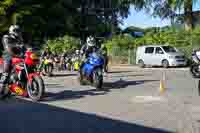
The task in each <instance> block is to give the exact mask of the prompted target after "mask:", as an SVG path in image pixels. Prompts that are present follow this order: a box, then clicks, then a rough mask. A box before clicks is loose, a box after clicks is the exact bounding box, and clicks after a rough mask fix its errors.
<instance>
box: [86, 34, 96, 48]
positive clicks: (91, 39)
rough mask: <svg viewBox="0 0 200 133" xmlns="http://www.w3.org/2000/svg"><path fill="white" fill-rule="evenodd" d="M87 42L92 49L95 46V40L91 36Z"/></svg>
mask: <svg viewBox="0 0 200 133" xmlns="http://www.w3.org/2000/svg"><path fill="white" fill-rule="evenodd" d="M86 42H87V45H88V46H90V47H93V46H95V40H94V38H93V37H92V36H89V37H88V38H87V40H86Z"/></svg>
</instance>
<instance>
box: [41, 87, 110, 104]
mask: <svg viewBox="0 0 200 133" xmlns="http://www.w3.org/2000/svg"><path fill="white" fill-rule="evenodd" d="M105 94H107V92H106V91H96V89H94V90H82V91H71V90H65V91H61V92H58V93H51V92H47V93H46V96H45V97H44V99H43V101H49V102H50V101H58V100H72V99H79V98H83V97H85V96H99V95H105Z"/></svg>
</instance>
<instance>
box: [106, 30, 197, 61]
mask: <svg viewBox="0 0 200 133" xmlns="http://www.w3.org/2000/svg"><path fill="white" fill-rule="evenodd" d="M199 43H200V27H199V28H196V29H194V30H193V31H185V30H179V31H177V30H174V29H168V30H165V31H160V32H158V31H157V32H146V34H145V36H144V37H141V38H134V37H132V36H129V35H118V36H114V37H113V38H112V39H111V40H108V41H107V42H105V44H106V46H107V48H108V49H109V51H110V53H111V52H112V49H115V47H121V48H122V47H123V49H128V48H136V47H138V46H141V45H149V44H158V45H159V44H161V45H164V44H169V45H171V46H175V47H177V48H178V49H180V50H181V51H183V52H184V53H185V55H186V56H187V57H188V58H190V57H191V53H192V50H193V49H194V48H198V47H200V45H199Z"/></svg>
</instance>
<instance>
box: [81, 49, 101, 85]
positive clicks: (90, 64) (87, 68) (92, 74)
mask: <svg viewBox="0 0 200 133" xmlns="http://www.w3.org/2000/svg"><path fill="white" fill-rule="evenodd" d="M103 65H104V59H103V57H102V56H101V55H100V54H99V53H98V52H94V53H92V54H90V55H89V57H88V59H87V61H86V63H84V64H83V66H82V67H81V68H80V69H81V70H80V73H79V81H80V84H82V85H84V84H85V82H84V80H85V81H88V82H89V83H90V84H91V85H93V86H94V87H95V88H96V89H102V85H103Z"/></svg>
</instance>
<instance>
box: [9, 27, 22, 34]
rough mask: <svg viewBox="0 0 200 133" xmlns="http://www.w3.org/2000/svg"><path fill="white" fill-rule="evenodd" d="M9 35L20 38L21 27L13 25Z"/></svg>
mask: <svg viewBox="0 0 200 133" xmlns="http://www.w3.org/2000/svg"><path fill="white" fill-rule="evenodd" d="M9 33H10V34H13V35H15V36H18V35H19V34H20V33H21V30H20V27H19V26H18V25H11V26H10V28H9Z"/></svg>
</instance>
